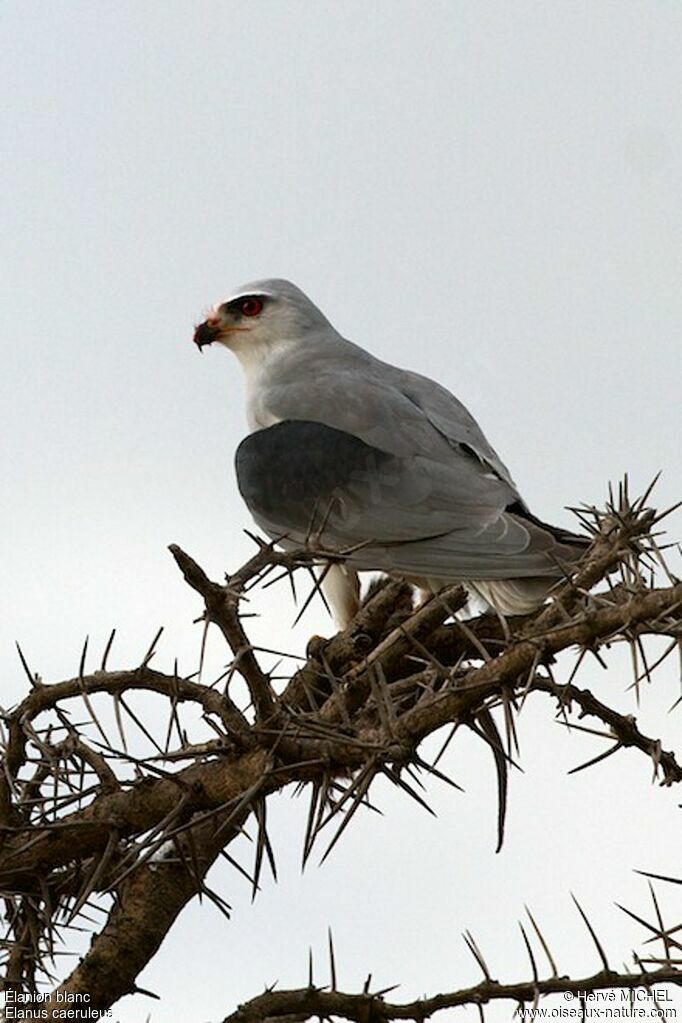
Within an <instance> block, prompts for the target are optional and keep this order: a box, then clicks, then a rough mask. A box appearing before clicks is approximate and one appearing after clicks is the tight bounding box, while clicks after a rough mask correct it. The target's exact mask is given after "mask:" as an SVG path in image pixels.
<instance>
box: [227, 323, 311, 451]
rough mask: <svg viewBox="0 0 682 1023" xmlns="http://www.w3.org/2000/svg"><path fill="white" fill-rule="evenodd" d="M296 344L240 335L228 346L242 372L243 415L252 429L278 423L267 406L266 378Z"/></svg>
mask: <svg viewBox="0 0 682 1023" xmlns="http://www.w3.org/2000/svg"><path fill="white" fill-rule="evenodd" d="M295 344H296V342H295V341H283V340H282V341H280V340H278V341H276V342H274V343H273V342H272V341H263V340H258V339H256V338H247V339H242V338H241V337H240V338H239V340H238V341H237V342H236V343H235V342H234V341H233V342H232V344H231V345H230V348H231V349H232V351H233V352H234V354H235V355H236V356H237V358H238V359H239V361H240V363H241V367H242V369H243V371H244V382H245V384H246V418H247V422H248V424H249V429H250V430H251V431H254V430H263V429H265V428H266V427H268V426H274V424H275V423H279V422H280V418H279V416H276V415H274V413H273V412H271V411H270V409H269V408H268V405H267V378H268V376H269V374H270V371H271V369H272V367H273V365H274V364H275V363H276V362H278V361H279V359H280V358H282V357H283V356H284V357H285V356H286V354H287V352H288V351H289V349H291V348H292V347H293V346H294V345H295Z"/></svg>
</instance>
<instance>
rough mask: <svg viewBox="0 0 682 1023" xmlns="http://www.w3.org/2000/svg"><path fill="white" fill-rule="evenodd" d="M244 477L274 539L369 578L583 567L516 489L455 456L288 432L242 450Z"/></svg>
mask: <svg viewBox="0 0 682 1023" xmlns="http://www.w3.org/2000/svg"><path fill="white" fill-rule="evenodd" d="M236 469H237V479H238V483H239V488H240V491H241V493H242V496H243V497H244V499H245V501H246V503H247V505H248V506H249V508H250V510H251V512H252V514H253V516H254V518H255V519H256V521H257V522H258V523H259V525H260V526H261V527H262V528H263V529H265V530H266V532H268V533H269V534H270V535H271V536H272V537H273V538H277V539H279V538H281V537H283V536H286V537H287V539H288V541H289V542H290V543H292V544H295V545H302V544H305V543H306V542H307V541H308V540H309V539H310V538H311V537H315V539H316V542H318V543H319V544H320V546H321V547H322V548H323V549H325V550H328V551H329V550H331V551H339V552H342V553H345V554H346V555H347V560H348V562H349V563H350V564H351V565H353V566H354V567H356V568H358V569H370V570H383V571H386V572H389V573H393V574H402V575H405V576H407V577H413V578H414V577H436V578H439V579H443V580H446V581H447V580H452V581H456V580H458V579H471V578H476V579H499V578H521V577H528V576H538V575H547V576H553V575H556V574H557V563H558V562H559V561H561V559H562V557H563V559H564V560H565V561H569V560H572V558H571V553H572V552H571V549H570V545H569V544H567V543H565V542H562V540H561V538H559V537H558V536H557V535H556V534H555V532H553V531H552V530H551V527H544V526H543V524H541V523H537V520H536V521H535V522H533V521H530V520H526V519H524V517H523V513H522V509H521V507H520V505H519V503H518V498H517V495H516V493H515V491H514V489H513V488H512V487H511V486H510V485H509V484H508V483H507V482H506V481H504V480H500V479H498V478H497V477H494V476H492V475H489V474H485V473H482V472H481V471H480V465H479V464H478V463H477V462H476V461H475V460H473V459H472V458H470V457H468V456H467V455H466V454H462V453H459V452H457V451H456V450H453V449H448V458H447V460H446V461H445V462H443V461H440V460H438V458H432V457H429V456H428V455H423V454H417V455H408V456H401V455H395V454H393V453H391V452H387V451H384V450H382V449H381V448H377V447H375V446H373V445H371V444H367V443H366V442H365V441H364V440H362V439H361V438H359V437H357V436H355V435H354V434H350V433H347V432H345V431H342V430H338V429H335V428H333V427H330V426H327V425H325V424H321V423H318V422H309V421H284V422H280V423H278V424H276V425H274V426H271V427H269V428H268V429H265V430H259V431H257V432H256V433H253V434H250V435H249V436H248V437H247V438H246V439H245V440H244V441H242V443H241V444H240V446H239V449H238V451H237V456H236ZM515 509H516V510H515Z"/></svg>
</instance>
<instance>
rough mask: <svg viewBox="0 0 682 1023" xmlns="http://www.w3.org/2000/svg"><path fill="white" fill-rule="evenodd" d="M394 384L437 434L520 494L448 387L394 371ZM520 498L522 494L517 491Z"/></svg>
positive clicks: (487, 442)
mask: <svg viewBox="0 0 682 1023" xmlns="http://www.w3.org/2000/svg"><path fill="white" fill-rule="evenodd" d="M390 368H391V370H392V371H393V372H392V374H391V377H392V383H394V385H395V386H397V387H399V389H400V390H401V392H402V393H403V394H404V395H405V397H407V398H408V399H409V400H410V401H412V402H413V403H414V404H415V405H416V406H417V407H418V408H419V409H421V411H422V412H423V414H424V416H425V417H426V418H427V419H428V421H429V423H430V424H431V425H432V426H433V428H434V429H435V430H437V431H438V433H440V434H441V435H442V436H443V437H445V438H446V439H447V440H448V442H449V443H450V444H451V445H458V446H461V447H463V448H464V449H465V450H468V451H469V452H470V453H472V454H473V455H474V456H475V457H476V458H478V459H479V460H480V462H481V463H482V464H483V465H484V466H486V467H487V468H488V469H490V470H491V471H492V472H494V473H495V475H496V476H498V477H499V478H500V479H502V480H505V481H506V482H507V483H509V484H510V486H512V487H513V488H514V490H517V488H516V484H515V483H514V481H513V479H512V476H511V473H510V472H509V470H508V468H507V467H506V465H505V464H504V462H503V461H502V460H501V458H500V456H499V455H498V454H497V452H496V451H495V449H494V448H493V447H492V445H491V444H490V443H489V441H488V439H487V438H486V436H485V434H484V433H483V431H482V430H481V428H480V426H479V425H478V423H477V422H476V420H475V419H474V417H473V416H472V415H471V413H470V412H469V411H468V409H467V408H466V407H465V406H464V405H463V404H462V402H461V401H459V399H458V398H456V397H455V396H454V394H451V393H450V391H448V390H447V389H446V388H445V387H442V386H441V385H440V384H437V383H436V382H435V381H434V380H430V379H429V378H428V377H424V376H421V375H420V374H419V373H412V372H410V371H408V370H398V369H394V367H390ZM517 494H518V491H517Z"/></svg>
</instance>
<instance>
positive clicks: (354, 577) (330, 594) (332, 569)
mask: <svg viewBox="0 0 682 1023" xmlns="http://www.w3.org/2000/svg"><path fill="white" fill-rule="evenodd" d="M317 574H318V576H319V577H320V579H321V582H320V585H321V588H322V592H323V593H324V596H325V598H326V600H327V603H328V604H329V606H330V608H331V610H332V614H333V615H334V621H335V622H336V625H337V626H338V628H339V629H345V628H347V627H348V625H349V624H350V622H351V619H352V618H353V616H354V615H355V614H356V612H357V611H358V608H359V607H360V579H359V577H358V573H357V572H355V571H354V570H353V569H352V568H348V566H347V565H343V564H334V565H324V566H323V567H322V568H318V569H317Z"/></svg>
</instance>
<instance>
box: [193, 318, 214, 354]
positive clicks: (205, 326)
mask: <svg viewBox="0 0 682 1023" xmlns="http://www.w3.org/2000/svg"><path fill="white" fill-rule="evenodd" d="M216 333H217V331H216V328H215V327H213V326H212V325H211V324H210V323H206V322H204V323H200V324H199V326H198V327H195V329H194V338H193V341H194V344H195V345H196V346H197V348H198V349H199V351H201V349H202V348H205V347H206V345H210V344H212V343H213V342H214V341H215V339H216Z"/></svg>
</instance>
